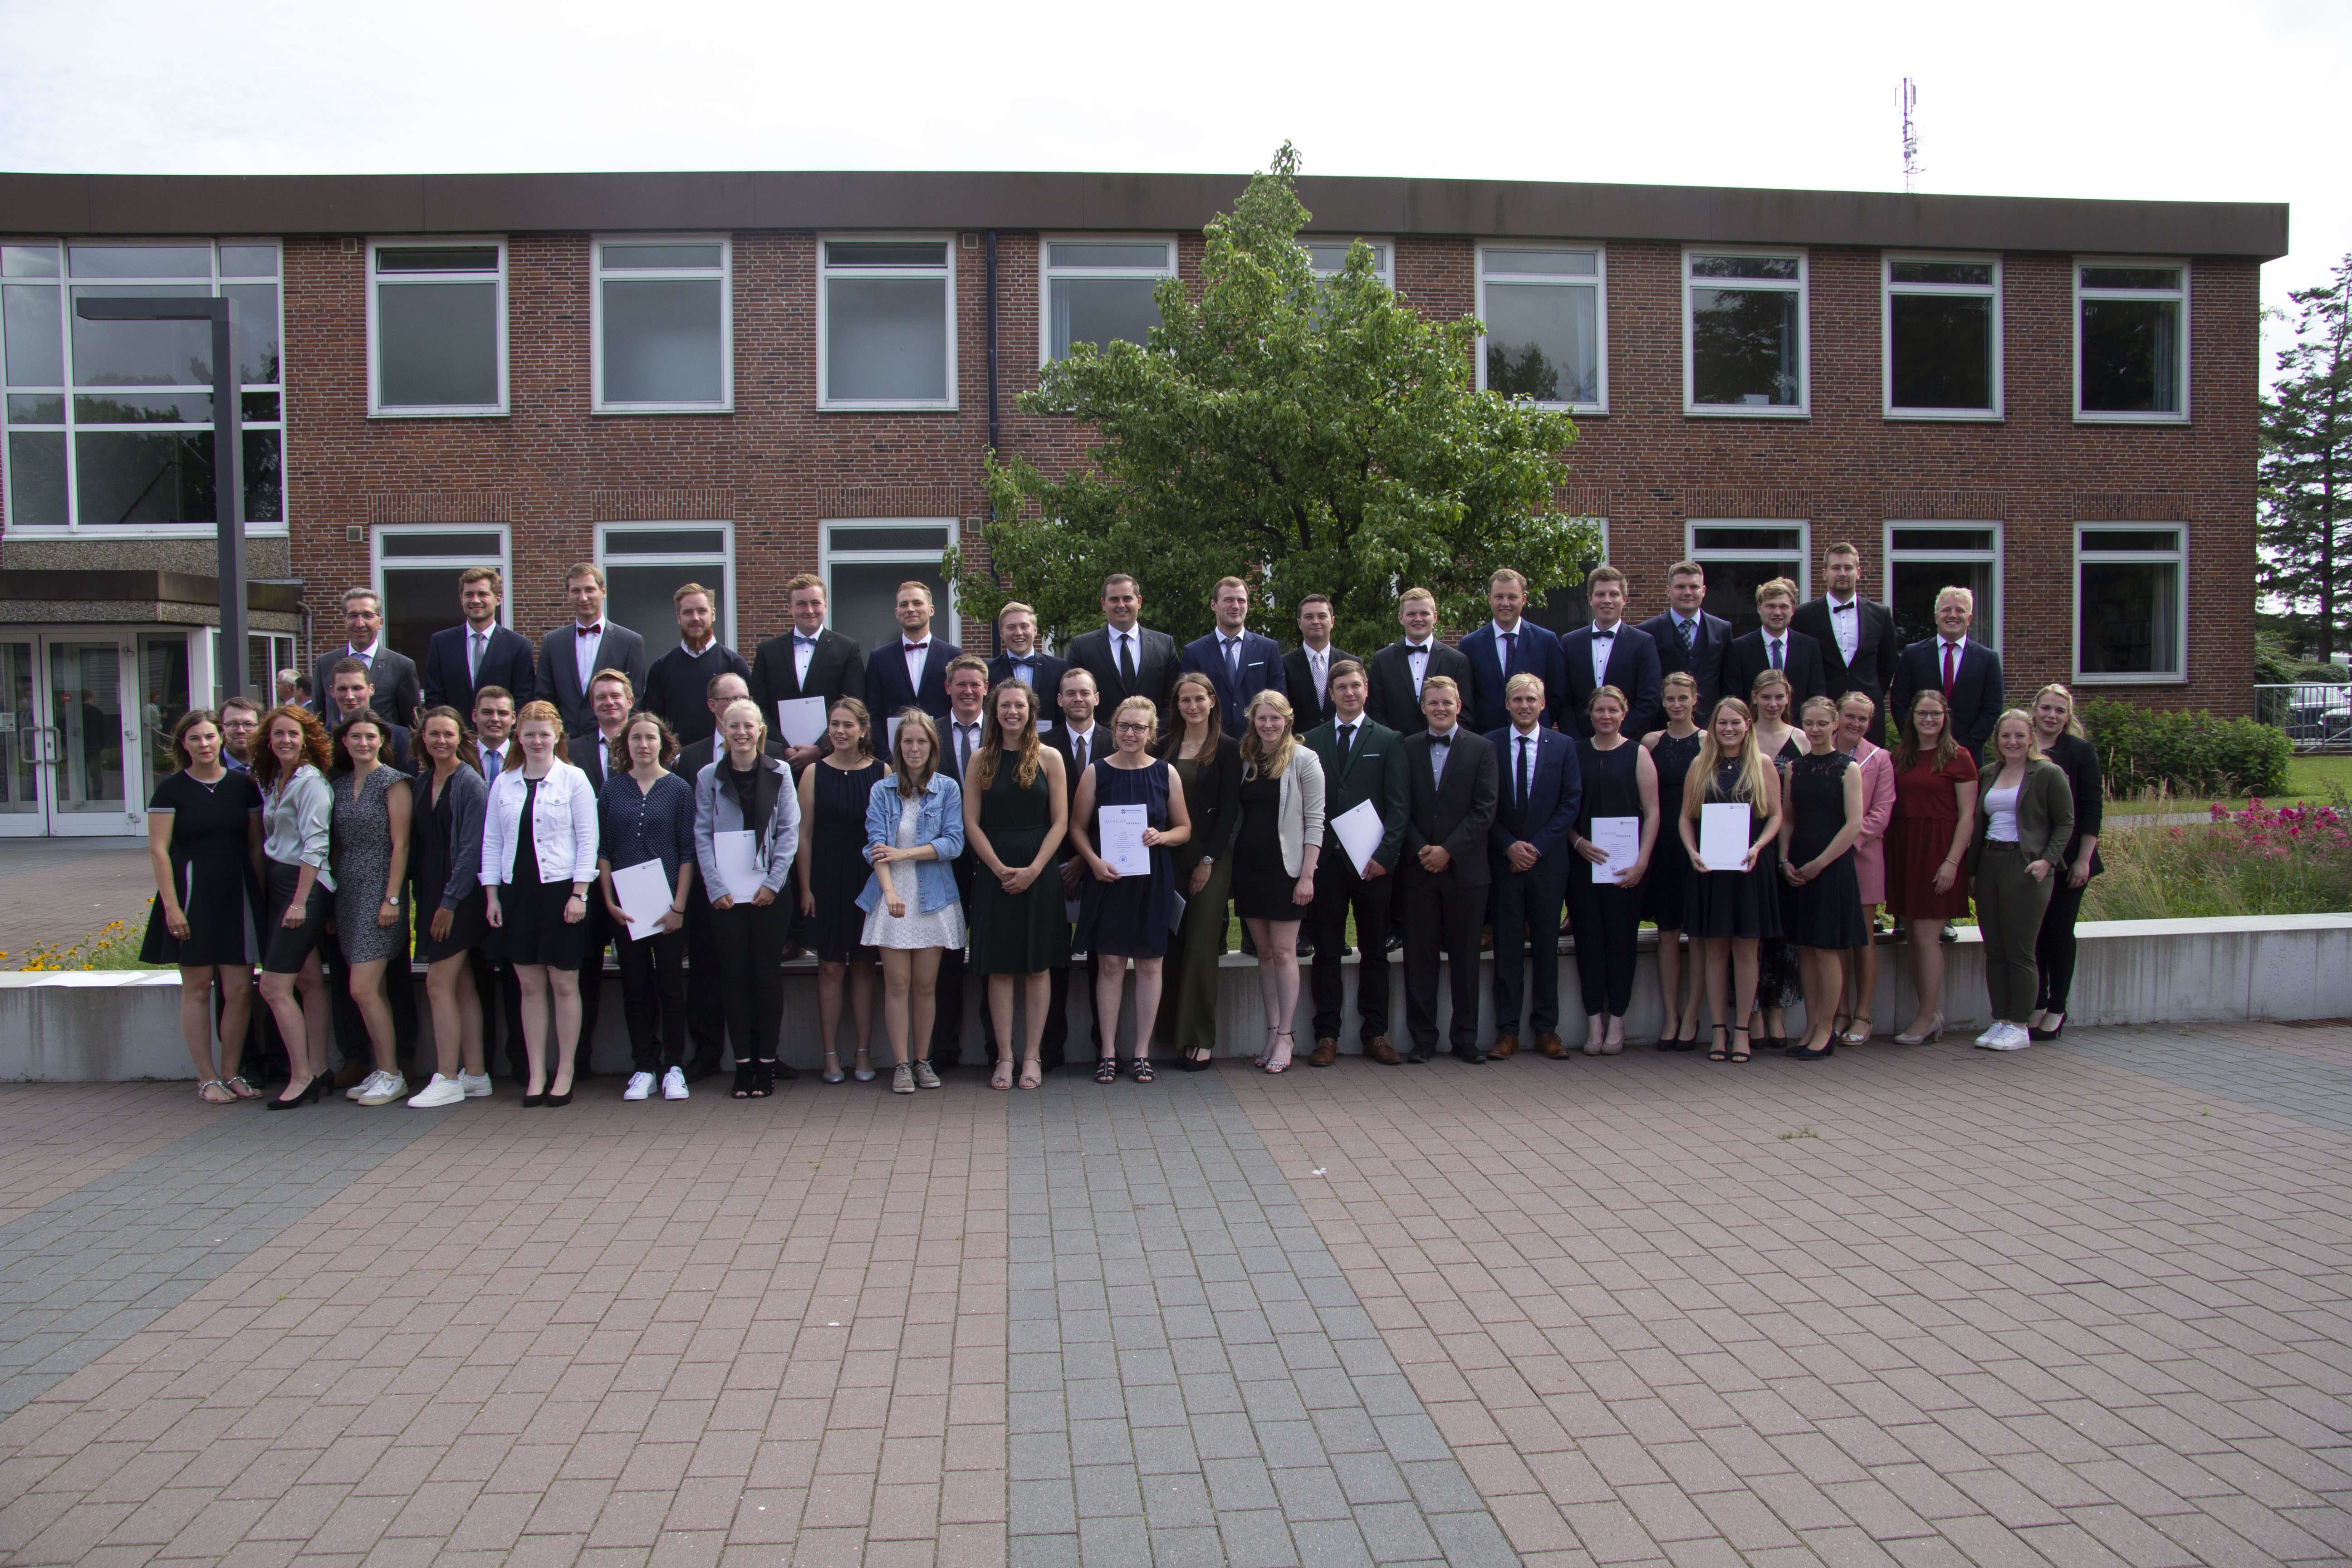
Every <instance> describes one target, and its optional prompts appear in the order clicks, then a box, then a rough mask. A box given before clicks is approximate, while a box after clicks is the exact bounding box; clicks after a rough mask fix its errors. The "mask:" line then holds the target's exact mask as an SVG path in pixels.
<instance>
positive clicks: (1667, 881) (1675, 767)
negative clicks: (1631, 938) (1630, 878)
mask: <svg viewBox="0 0 2352 1568" xmlns="http://www.w3.org/2000/svg"><path fill="white" fill-rule="evenodd" d="M1705 740H1706V731H1704V730H1694V731H1691V732H1690V733H1689V734H1688V735H1687V736H1685V737H1684V738H1683V739H1682V740H1679V741H1677V740H1675V738H1674V737H1673V736H1672V735H1667V734H1661V735H1660V736H1659V737H1658V743H1657V744H1656V745H1654V746H1653V747H1651V748H1650V762H1651V764H1652V765H1653V766H1654V767H1655V768H1656V769H1657V770H1658V811H1659V814H1660V815H1661V816H1664V818H1665V821H1664V823H1663V824H1661V825H1660V826H1659V829H1658V847H1656V848H1655V849H1653V850H1652V851H1650V874H1649V875H1648V876H1646V877H1644V878H1643V879H1642V918H1643V920H1645V921H1654V922H1655V924H1656V925H1657V928H1658V929H1659V930H1660V931H1680V930H1682V929H1683V900H1684V897H1685V895H1686V894H1687V893H1688V892H1689V890H1690V869H1691V863H1690V855H1689V853H1688V852H1687V851H1685V849H1684V848H1683V836H1682V835H1681V834H1680V833H1678V832H1676V831H1675V817H1676V816H1678V815H1679V814H1680V813H1681V811H1682V808H1683V781H1684V780H1685V778H1687V777H1689V775H1690V769H1691V764H1692V763H1695V762H1696V761H1698V749H1699V745H1700V743H1701V742H1704V741H1705ZM1573 869H1574V868H1573V867H1571V868H1570V870H1573Z"/></svg>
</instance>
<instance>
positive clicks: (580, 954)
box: [482, 702, 597, 1110]
mask: <svg viewBox="0 0 2352 1568" xmlns="http://www.w3.org/2000/svg"><path fill="white" fill-rule="evenodd" d="M569 755H570V754H569V752H567V751H566V750H565V748H564V743H563V715H562V711H561V710H558V709H557V707H556V706H555V704H554V703H552V702H527V703H525V704H523V709H522V711H521V712H520V713H519V714H517V715H516V716H515V727H514V738H513V740H512V741H510V742H509V743H508V745H507V760H506V765H505V766H504V767H502V768H500V769H499V776H498V779H497V781H496V782H495V783H493V784H491V785H490V800H489V805H488V809H487V810H486V811H485V812H484V813H483V816H482V886H483V887H484V889H487V891H488V910H487V913H488V918H489V922H490V930H491V931H492V933H493V934H492V936H491V938H490V942H489V945H490V948H491V951H493V952H497V953H498V954H499V956H501V957H503V958H504V959H505V960H506V961H507V962H508V963H509V964H511V965H513V966H514V974H515V984H516V985H517V986H518V987H519V988H520V990H521V992H522V1048H523V1056H524V1058H525V1059H526V1060H527V1061H528V1062H529V1063H530V1068H529V1077H528V1078H527V1079H525V1080H524V1084H523V1096H522V1103H523V1109H524V1110H531V1109H533V1108H535V1107H538V1106H542V1105H544V1106H562V1105H569V1104H571V1103H572V1061H573V1055H574V1053H575V1052H576V1051H577V1050H578V1049H579V1047H580V965H581V962H582V960H583V959H585V958H586V957H587V956H588V923H587V922H588V889H589V887H590V885H591V884H593V882H594V881H595V880H596V834H597V821H596V792H595V791H594V790H593V789H592V788H591V787H589V784H588V775H587V774H586V773H583V772H582V771H581V770H580V769H578V768H576V767H574V766H573V765H572V763H571V761H570V760H569Z"/></svg>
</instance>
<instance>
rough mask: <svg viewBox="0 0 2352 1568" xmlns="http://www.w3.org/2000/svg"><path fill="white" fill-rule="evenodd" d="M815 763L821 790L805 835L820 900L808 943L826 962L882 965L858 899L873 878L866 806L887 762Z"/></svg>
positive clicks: (811, 888)
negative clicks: (849, 765)
mask: <svg viewBox="0 0 2352 1568" xmlns="http://www.w3.org/2000/svg"><path fill="white" fill-rule="evenodd" d="M810 765H811V766H812V767H813V768H814V770H815V772H816V788H815V789H814V791H813V792H812V795H813V798H812V800H811V801H810V809H809V820H808V821H807V822H806V823H804V824H803V825H802V827H801V831H802V832H803V833H806V834H808V835H809V891H810V893H811V894H813V895H814V897H815V899H816V913H815V914H814V915H811V916H810V917H809V930H808V934H807V936H806V938H805V940H806V942H807V943H808V945H809V946H810V947H812V948H814V949H815V950H816V955H817V957H819V958H821V959H823V960H824V962H825V963H880V962H881V961H882V953H881V951H880V950H879V949H878V948H872V947H868V946H866V929H865V928H866V914H865V911H863V910H860V909H859V908H858V907H857V895H858V894H860V893H862V892H864V891H865V890H866V879H868V878H870V877H871V876H873V874H874V868H873V867H871V866H869V865H867V864H866V802H868V801H869V800H871V799H872V798H873V797H874V786H875V785H876V784H879V783H880V782H881V781H882V774H883V767H882V763H880V761H879V760H877V761H874V762H870V763H866V765H865V766H864V767H862V768H836V767H834V766H832V765H831V764H830V763H823V762H819V763H811V764H810Z"/></svg>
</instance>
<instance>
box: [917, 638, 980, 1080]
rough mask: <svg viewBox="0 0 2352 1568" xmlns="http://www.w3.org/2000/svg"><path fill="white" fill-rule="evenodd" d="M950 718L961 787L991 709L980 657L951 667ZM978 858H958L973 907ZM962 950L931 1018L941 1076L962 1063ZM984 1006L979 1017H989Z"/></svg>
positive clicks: (950, 762)
mask: <svg viewBox="0 0 2352 1568" xmlns="http://www.w3.org/2000/svg"><path fill="white" fill-rule="evenodd" d="M947 688H948V716H947V721H945V722H944V723H942V724H941V725H940V772H941V773H945V774H947V776H948V777H950V778H951V779H953V780H955V782H956V787H957V788H958V789H961V788H962V787H963V780H964V771H965V769H967V768H969V767H970V766H971V759H972V758H974V757H976V756H978V755H979V754H980V744H981V742H982V739H984V738H985V731H986V728H987V726H986V725H985V723H984V722H983V720H984V719H985V718H986V712H985V710H986V709H987V706H988V661H987V660H986V659H984V658H981V657H980V656H979V655H977V654H970V653H960V654H958V655H956V657H955V660H954V662H952V663H951V664H950V665H949V666H948V676H947ZM979 868H980V856H979V855H978V854H977V853H975V852H974V851H973V850H972V849H971V847H970V846H969V845H967V846H966V847H965V849H964V852H963V853H962V854H961V855H959V856H957V857H956V858H955V861H954V863H953V866H952V869H953V870H954V872H955V881H956V897H957V898H958V899H959V900H961V901H962V903H963V907H964V908H965V909H967V910H969V909H971V879H972V875H973V873H974V872H975V871H977V870H978V869H979ZM964 969H965V962H964V950H963V949H962V948H960V947H951V948H949V949H947V950H946V951H944V952H941V953H940V977H939V984H938V988H937V990H936V991H935V993H934V995H935V996H936V998H937V1005H936V1006H935V1008H934V1009H933V1011H932V1014H931V1066H932V1067H933V1068H937V1069H939V1070H940V1071H941V1072H945V1071H946V1070H947V1069H948V1068H951V1067H954V1066H956V1065H957V1064H958V1063H960V1062H961V1061H962V1060H963V976H964ZM987 1014H988V1009H987V1008H985V1007H982V1009H981V1016H982V1018H983V1019H985V1018H986V1017H987Z"/></svg>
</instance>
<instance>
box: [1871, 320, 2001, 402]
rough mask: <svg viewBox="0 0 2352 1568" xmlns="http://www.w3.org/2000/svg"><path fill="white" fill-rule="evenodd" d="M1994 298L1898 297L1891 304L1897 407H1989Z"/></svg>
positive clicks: (1889, 332)
mask: <svg viewBox="0 0 2352 1568" xmlns="http://www.w3.org/2000/svg"><path fill="white" fill-rule="evenodd" d="M1992 303H1993V302H1992V300H1990V299H1987V298H1983V297H1980V296H1971V295H1960V294H1895V295H1893V296H1891V297H1890V298H1889V299H1888V300H1887V313H1888V339H1889V341H1888V350H1889V352H1890V353H1892V354H1893V356H1894V366H1893V393H1894V404H1895V407H1897V408H1969V409H1982V408H1990V407H1991V406H1992V405H1993V384H1992V348H1993V342H1992Z"/></svg>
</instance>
